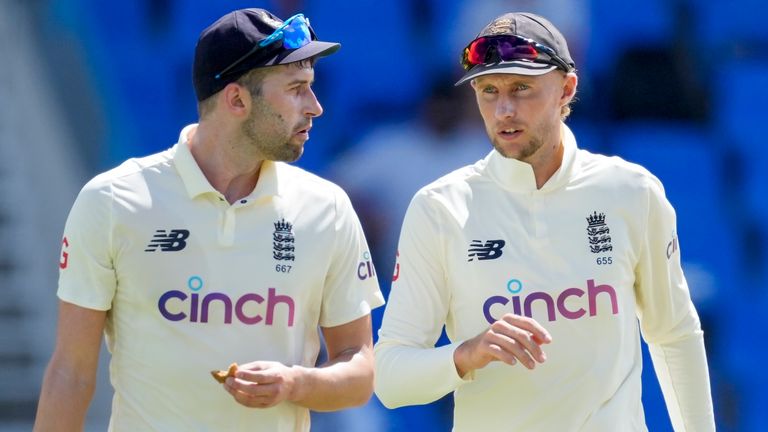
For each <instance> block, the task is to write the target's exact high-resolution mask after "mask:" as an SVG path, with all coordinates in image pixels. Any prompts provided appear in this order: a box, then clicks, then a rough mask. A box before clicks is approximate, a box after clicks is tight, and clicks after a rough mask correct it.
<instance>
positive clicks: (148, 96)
mask: <svg viewBox="0 0 768 432" xmlns="http://www.w3.org/2000/svg"><path fill="white" fill-rule="evenodd" d="M241 7H265V8H267V9H270V10H272V11H274V12H275V13H276V14H277V15H278V16H281V17H283V18H286V17H288V16H290V15H292V14H294V13H296V12H298V11H302V12H304V13H305V14H306V15H307V16H308V17H309V18H310V19H311V20H312V24H313V26H314V28H315V29H316V30H317V32H318V34H319V35H320V37H321V38H322V39H325V40H333V41H340V42H341V43H342V45H343V48H342V50H341V51H340V52H339V53H338V54H337V55H335V56H333V57H331V58H329V59H325V60H323V61H321V62H320V63H319V64H318V66H317V68H316V84H315V88H316V93H317V94H318V97H319V99H320V101H321V103H322V104H323V106H324V108H325V114H324V115H323V117H321V118H320V119H319V120H318V121H317V122H316V123H315V127H314V128H313V130H312V139H311V140H310V141H309V142H308V144H307V147H306V152H305V155H304V156H303V158H302V159H301V160H300V161H299V162H298V163H297V164H298V165H300V166H302V167H305V168H306V169H309V170H311V171H313V172H316V173H319V174H321V175H325V176H328V177H330V178H332V179H334V180H336V181H337V182H339V183H340V184H342V185H343V186H344V187H345V188H347V189H348V190H349V191H350V195H351V196H352V198H353V202H354V203H355V205H356V207H357V208H358V211H359V212H360V213H361V217H362V218H363V220H364V223H365V228H366V233H367V235H368V237H369V241H370V243H371V246H372V248H373V249H374V251H375V254H374V257H375V259H376V260H377V269H378V273H379V279H380V282H381V284H382V288H383V289H384V290H385V292H387V293H388V289H389V279H390V277H389V275H390V274H391V269H392V263H393V261H394V257H393V254H394V249H392V245H393V244H394V242H395V240H396V238H397V235H398V231H399V226H398V224H399V219H400V218H401V217H402V212H403V210H404V207H405V205H406V204H407V202H408V200H409V199H410V196H411V195H412V194H413V193H414V192H415V191H416V190H417V189H418V187H419V186H421V185H423V184H425V183H426V182H428V181H429V180H431V179H433V178H435V177H437V175H439V174H440V173H442V172H447V171H449V170H451V169H453V168H456V167H458V166H460V165H464V164H467V163H471V162H473V161H474V160H475V159H478V158H480V157H482V156H483V155H484V154H485V153H486V152H487V151H488V150H489V148H490V147H489V146H488V145H487V144H486V142H485V141H484V138H483V133H484V132H483V130H482V128H481V126H480V123H479V115H478V114H477V113H476V111H475V106H474V102H473V101H472V99H471V96H470V97H469V98H468V92H469V89H467V88H462V89H453V88H451V86H450V82H451V80H452V79H454V78H455V77H456V76H457V75H458V74H459V73H460V67H459V65H458V57H459V53H460V52H461V48H462V47H463V45H464V44H465V43H467V42H468V41H469V40H471V39H472V38H473V37H474V35H475V34H476V32H477V31H479V29H480V28H481V27H482V26H483V25H484V24H485V23H487V22H488V21H489V20H490V19H492V18H493V17H495V16H496V15H498V14H500V13H502V12H507V11H515V10H527V11H531V12H536V13H540V14H542V15H544V16H546V17H548V18H549V19H550V20H551V21H553V22H554V23H555V24H556V25H557V26H558V27H559V28H560V29H561V30H562V31H563V33H565V35H566V37H567V38H568V40H569V44H570V47H571V52H572V55H573V57H574V58H575V60H576V63H577V67H578V68H579V75H580V86H579V95H578V99H579V100H578V102H577V103H576V104H575V109H574V112H573V114H572V116H571V118H570V119H569V120H568V123H569V125H570V126H571V127H572V129H574V131H575V133H576V136H577V140H578V141H579V144H580V146H581V147H584V148H588V149H592V150H595V151H598V152H603V153H607V154H616V155H620V156H622V157H624V158H626V159H628V160H630V161H635V162H639V163H641V164H643V165H645V166H646V167H647V168H649V169H650V170H651V171H652V172H654V173H655V174H656V175H657V176H658V177H660V179H661V180H662V181H663V182H664V184H665V187H666V190H667V193H668V197H669V199H670V201H671V202H672V204H673V205H674V206H675V207H676V209H677V212H678V221H679V238H680V242H681V250H682V253H683V260H684V268H685V271H686V274H687V277H688V279H689V284H690V287H691V292H692V295H693V297H694V301H695V303H696V304H697V307H698V309H699V313H700V315H701V317H702V322H703V326H704V330H705V333H706V343H707V348H708V354H709V364H710V370H711V378H712V385H713V397H714V402H715V411H716V416H717V424H718V429H719V430H721V431H764V430H768V409H766V408H768V391H767V390H766V388H768V369H767V368H765V367H764V366H761V363H762V359H764V358H766V357H768V324H767V323H766V320H765V319H764V318H763V317H764V315H765V313H764V311H766V310H767V309H768V293H767V292H766V291H767V290H766V288H768V145H766V143H765V132H764V131H763V130H762V128H764V127H765V125H766V123H764V122H765V121H766V119H767V118H768V108H767V107H768V104H766V101H768V25H767V23H768V4H766V2H765V0H734V1H726V0H642V1H641V0H622V1H616V0H507V1H501V0H388V1H373V0H356V1H346V0H323V1H320V0H314V1H312V0H306V1H302V0H285V1H279V0H273V1H240V0H216V1H212V0H211V1H202V0H200V1H192V0H187V1H185V0H132V1H125V2H106V1H99V0H0V59H1V60H0V62H1V63H2V67H0V191H1V192H2V193H0V240H2V244H3V247H2V248H0V290H2V296H3V298H4V300H3V301H2V302H0V382H2V384H3V385H2V386H0V431H17V430H19V431H21V430H29V429H30V428H31V423H32V419H33V417H34V412H35V407H36V401H37V395H38V392H39V388H40V383H41V380H42V374H43V370H44V368H45V365H46V362H47V360H48V358H49V356H50V353H51V351H52V349H53V341H54V335H55V323H56V301H57V300H56V296H55V291H56V280H57V270H58V269H57V266H56V262H57V261H58V259H59V257H58V255H59V246H60V241H61V231H62V229H63V225H64V221H65V218H66V215H67V212H68V210H69V207H70V205H71V204H72V201H73V200H74V198H75V196H76V194H77V192H78V190H79V188H80V187H81V186H82V185H83V184H84V182H85V181H87V179H89V178H90V177H92V176H93V175H95V174H96V173H98V172H100V171H103V170H105V169H108V168H110V167H112V166H115V165H116V164H118V163H119V162H121V161H122V160H123V159H125V158H127V157H131V156H142V155H146V154H149V153H152V152H155V151H159V150H162V149H165V148H168V147H170V146H172V145H173V144H174V143H175V142H176V140H177V137H178V133H179V131H180V129H181V128H182V127H183V126H184V125H186V124H188V123H192V122H194V121H195V120H196V110H195V98H194V94H193V91H192V85H191V62H192V53H193V49H194V45H195V42H196V39H197V36H198V34H199V32H200V31H201V30H202V29H203V28H204V27H206V26H207V25H208V24H210V23H211V22H213V21H214V20H215V19H216V18H218V17H219V16H221V15H222V14H224V13H226V12H228V11H230V10H233V9H236V8H241ZM475 154H476V155H477V157H474V155H475ZM465 155H472V156H465ZM468 158H469V159H468ZM432 171H436V172H435V173H433V172H432ZM366 173H375V176H373V177H371V176H370V175H368V176H367V177H366ZM426 174H428V176H427V175H426ZM433 174H434V175H433ZM389 195H392V196H391V197H390V196H389ZM374 318H375V325H376V326H377V327H378V324H379V323H380V318H381V310H379V311H377V312H376V314H375V316H374ZM104 357H106V356H104ZM105 365H106V362H102V366H101V368H100V371H99V376H100V382H99V387H98V390H97V394H96V396H95V399H94V402H93V404H92V406H91V409H90V412H89V416H88V426H87V430H94V431H98V430H105V429H106V424H107V419H108V416H109V406H110V397H111V394H110V389H109V384H108V382H107V379H106V366H105ZM645 365H646V368H645V371H644V376H643V382H644V394H643V399H644V402H645V408H646V417H647V423H648V427H649V429H650V430H651V431H654V432H655V431H669V430H671V427H670V425H669V420H668V418H667V415H666V412H665V408H664V402H663V399H662V397H661V395H660V393H659V390H658V385H657V384H656V381H655V377H654V376H653V371H652V367H651V365H650V361H649V360H648V358H647V356H646V363H645ZM510 391H514V390H513V389H510ZM450 412H451V401H450V397H446V398H444V399H442V400H441V401H439V402H436V403H433V404H430V405H426V406H420V407H409V408H403V409H398V410H392V411H390V410H385V409H384V408H383V407H381V405H380V404H379V403H378V402H377V401H376V400H375V398H374V400H372V401H371V403H369V404H368V405H367V406H366V407H363V408H359V409H355V410H350V411H347V412H344V413H341V414H323V415H317V416H315V420H314V423H313V424H314V427H313V430H319V431H336V430H350V431H351V430H355V431H357V430H361V431H362V430H365V431H400V430H421V431H444V430H448V429H449V427H450V426H449V425H450ZM553 415H556V413H553Z"/></svg>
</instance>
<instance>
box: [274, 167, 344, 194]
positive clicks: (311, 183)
mask: <svg viewBox="0 0 768 432" xmlns="http://www.w3.org/2000/svg"><path fill="white" fill-rule="evenodd" d="M275 170H276V171H277V178H278V181H279V182H280V183H281V189H282V188H285V189H283V190H284V191H295V192H297V193H299V194H313V195H325V196H329V197H330V196H335V195H337V194H342V195H345V196H346V193H345V192H344V190H343V189H342V188H341V187H340V186H339V185H337V184H336V183H334V182H332V181H330V180H328V179H326V178H323V177H320V176H319V175H317V174H314V173H312V172H309V171H307V170H305V169H304V168H301V167H298V166H295V165H291V164H288V163H285V162H275Z"/></svg>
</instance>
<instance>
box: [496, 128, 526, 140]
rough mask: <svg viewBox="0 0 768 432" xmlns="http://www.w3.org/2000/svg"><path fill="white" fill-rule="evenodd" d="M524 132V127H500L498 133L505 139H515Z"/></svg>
mask: <svg viewBox="0 0 768 432" xmlns="http://www.w3.org/2000/svg"><path fill="white" fill-rule="evenodd" d="M522 133H523V130H522V129H515V128H507V129H499V130H498V131H497V132H496V134H497V135H499V136H500V137H502V138H504V139H514V138H517V137H518V136H519V135H521V134H522Z"/></svg>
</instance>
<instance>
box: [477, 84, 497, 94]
mask: <svg viewBox="0 0 768 432" xmlns="http://www.w3.org/2000/svg"><path fill="white" fill-rule="evenodd" d="M480 91H481V92H483V93H488V94H495V93H498V92H499V90H498V89H497V88H496V87H494V86H492V85H486V86H483V87H482V88H480Z"/></svg>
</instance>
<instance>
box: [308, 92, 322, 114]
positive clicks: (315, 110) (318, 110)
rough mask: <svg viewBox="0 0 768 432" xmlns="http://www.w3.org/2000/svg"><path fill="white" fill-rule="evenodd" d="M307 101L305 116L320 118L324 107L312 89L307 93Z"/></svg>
mask: <svg viewBox="0 0 768 432" xmlns="http://www.w3.org/2000/svg"><path fill="white" fill-rule="evenodd" d="M306 94H307V101H306V105H305V106H306V108H305V111H304V114H305V115H306V116H307V117H319V116H320V115H321V114H323V107H322V105H320V101H319V100H317V96H315V92H314V91H312V88H309V89H308V91H307V93H306Z"/></svg>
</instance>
